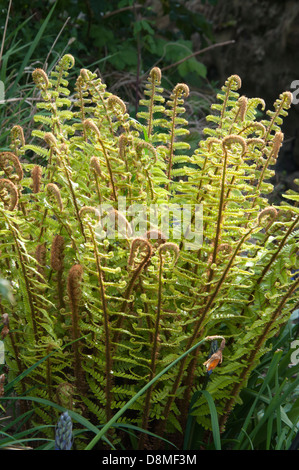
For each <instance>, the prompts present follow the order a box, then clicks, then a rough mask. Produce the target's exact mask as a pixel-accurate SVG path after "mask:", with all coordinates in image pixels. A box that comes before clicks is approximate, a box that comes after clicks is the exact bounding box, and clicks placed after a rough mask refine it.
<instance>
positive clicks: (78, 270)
mask: <svg viewBox="0 0 299 470" xmlns="http://www.w3.org/2000/svg"><path fill="white" fill-rule="evenodd" d="M82 279H83V268H82V266H81V265H80V264H75V265H74V266H72V267H71V269H70V271H69V274H68V278H67V291H68V296H69V302H70V307H71V314H72V337H73V341H74V342H73V351H74V376H75V378H76V386H77V389H78V391H79V392H80V393H83V394H84V393H85V390H86V384H85V379H84V373H83V369H82V364H81V354H80V344H79V341H78V339H79V338H80V327H79V310H80V308H79V307H80V300H81V294H82V287H81V283H82Z"/></svg>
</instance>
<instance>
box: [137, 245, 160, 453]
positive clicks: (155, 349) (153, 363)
mask: <svg viewBox="0 0 299 470" xmlns="http://www.w3.org/2000/svg"><path fill="white" fill-rule="evenodd" d="M162 268H163V257H162V253H161V252H159V287H158V303H157V314H156V321H155V327H154V335H153V347H152V357H151V371H150V375H149V380H150V381H151V380H152V379H153V377H154V376H155V373H156V362H157V358H158V341H159V326H160V318H161V308H162V274H163V269H162ZM152 390H153V385H152V386H151V387H149V388H148V390H147V393H146V397H145V405H144V413H143V420H142V429H147V426H148V419H149V410H150V402H151V396H152ZM144 440H145V434H144V433H142V434H141V437H140V440H139V446H138V448H139V449H143V446H144Z"/></svg>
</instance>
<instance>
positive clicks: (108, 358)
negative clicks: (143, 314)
mask: <svg viewBox="0 0 299 470" xmlns="http://www.w3.org/2000/svg"><path fill="white" fill-rule="evenodd" d="M88 227H89V232H90V235H91V239H92V243H93V249H94V254H95V259H96V266H97V272H98V280H99V286H100V295H101V301H102V308H103V316H104V332H105V358H106V361H105V369H106V370H105V374H106V386H105V396H106V405H105V409H106V419H107V420H109V419H110V418H111V402H112V398H111V390H112V375H111V374H112V354H111V339H110V322H109V312H108V307H107V301H106V293H105V286H104V279H103V272H102V268H101V262H100V255H99V251H98V247H97V244H96V240H95V237H94V231H93V229H92V227H91V225H90V224H89V223H88Z"/></svg>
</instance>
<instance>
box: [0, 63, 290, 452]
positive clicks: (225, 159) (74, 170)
mask: <svg viewBox="0 0 299 470" xmlns="http://www.w3.org/2000/svg"><path fill="white" fill-rule="evenodd" d="M73 66H74V59H73V57H72V56H70V55H66V56H64V57H63V58H62V59H61V61H60V62H59V63H58V64H57V66H56V69H55V70H54V71H53V72H51V73H50V75H49V76H47V74H46V73H45V72H44V71H43V70H41V69H36V70H35V71H34V73H33V80H34V82H35V83H36V86H37V88H38V89H39V90H40V97H41V101H40V103H39V104H38V108H39V112H38V113H37V114H36V116H35V122H36V128H35V129H34V130H33V131H32V136H33V138H34V140H33V141H34V143H26V142H25V141H24V136H23V131H22V128H21V127H20V126H18V124H17V123H16V125H15V126H14V127H13V129H12V131H11V152H2V153H1V154H0V166H1V179H0V194H1V202H0V223H1V226H0V230H1V253H0V263H1V277H3V278H6V279H10V280H11V284H12V288H13V295H14V298H15V303H14V304H13V305H11V304H9V303H8V302H7V301H6V300H5V299H4V298H3V299H1V304H0V308H1V312H2V314H8V318H9V334H7V336H6V337H5V347H6V351H7V354H6V360H7V364H8V365H9V371H10V372H9V373H10V375H11V376H14V375H17V374H19V373H22V372H23V371H24V370H26V369H28V368H29V367H30V366H32V365H33V364H35V363H36V362H37V361H38V360H39V359H41V358H43V357H46V356H47V355H48V354H49V352H51V351H52V352H53V354H52V355H50V356H49V357H48V359H47V360H46V361H43V362H41V364H40V366H39V367H37V368H35V369H34V370H33V371H32V373H31V374H30V375H26V377H25V379H24V380H23V381H21V382H19V384H18V388H17V392H18V393H20V394H21V393H22V394H26V393H29V391H30V394H31V395H36V396H38V397H42V398H47V399H50V400H52V401H55V402H57V403H58V404H60V405H63V406H65V407H66V408H68V409H74V410H76V411H77V412H80V413H82V414H83V415H84V416H85V417H87V418H88V419H90V420H91V421H92V422H93V423H95V424H97V425H100V424H103V423H105V422H107V421H108V420H109V419H110V418H111V417H112V416H113V414H115V413H116V412H117V410H119V409H120V408H121V407H122V406H123V405H124V404H125V403H126V402H127V401H128V400H129V399H130V398H131V397H132V396H134V395H135V394H136V393H137V392H138V390H140V389H141V388H142V387H143V386H144V385H145V384H146V383H148V382H149V381H150V380H151V379H152V378H153V377H154V376H155V375H157V374H158V373H159V372H160V371H161V370H163V369H164V368H165V366H166V365H167V364H169V363H170V362H171V361H173V360H175V359H176V358H178V357H179V356H180V355H181V354H182V353H183V352H184V351H186V350H188V349H189V348H190V347H192V345H194V344H196V342H198V340H199V339H200V338H201V337H204V336H207V335H221V336H223V337H224V338H225V345H226V347H225V349H224V351H223V360H222V363H221V364H219V366H218V367H217V368H216V369H215V370H214V371H213V373H212V375H209V381H208V383H207V384H206V374H207V372H206V366H205V364H206V363H207V358H208V355H209V350H208V349H207V347H206V346H205V345H204V346H203V347H202V348H201V349H199V348H198V349H197V350H196V351H194V352H193V355H191V356H190V355H189V356H185V357H184V359H183V360H182V361H180V362H179V363H178V364H177V366H176V367H174V368H172V369H171V370H169V371H168V373H167V374H165V375H164V376H162V377H161V379H160V380H159V381H158V382H157V383H156V384H155V385H154V386H153V387H151V388H149V389H148V390H147V393H146V394H145V396H142V397H140V398H139V399H138V400H136V401H135V402H134V404H133V405H132V407H131V408H130V409H129V410H127V414H126V415H124V416H123V417H122V418H121V420H123V421H125V422H129V423H133V424H137V425H138V426H140V427H142V428H143V429H146V430H149V431H151V432H154V433H157V434H158V435H160V436H163V435H165V433H167V435H169V436H170V437H171V436H172V435H175V436H178V437H176V439H177V442H180V439H181V436H182V433H183V431H184V426H185V422H186V418H187V415H188V406H189V403H190V398H191V394H193V393H194V392H196V391H199V390H201V389H202V388H203V387H204V386H206V387H207V390H208V392H209V393H210V394H211V395H212V397H213V399H214V401H215V404H216V407H217V412H218V416H219V419H220V424H221V429H225V424H226V421H227V418H228V416H229V414H230V412H231V411H232V409H233V407H234V406H235V404H236V403H238V402H239V400H240V398H239V394H240V391H241V390H242V388H243V387H244V386H245V385H246V383H247V380H248V378H249V376H250V373H251V371H252V369H253V368H254V367H255V365H256V364H257V363H258V361H259V360H260V358H261V356H262V355H263V354H264V353H265V352H266V351H267V350H268V348H269V347H270V346H269V341H270V340H271V338H272V337H273V336H274V335H275V334H276V333H277V332H278V331H279V329H280V328H281V326H282V325H283V324H284V323H285V322H286V321H287V319H288V318H289V315H290V312H291V311H292V309H293V308H294V306H295V304H296V302H298V284H299V279H298V277H297V278H294V276H293V275H292V272H293V271H294V270H296V269H298V222H299V212H298V204H297V202H296V197H295V196H294V194H292V193H290V194H289V198H290V203H289V204H285V205H282V206H280V207H279V208H277V207H274V206H269V204H268V200H267V194H268V193H269V192H270V191H271V185H270V184H269V183H267V180H268V179H269V177H270V176H271V175H272V173H273V171H272V170H271V166H272V165H273V164H274V163H275V160H276V158H277V155H278V152H279V148H280V146H281V144H282V141H283V134H282V132H281V130H280V126H281V123H282V119H283V118H284V117H285V116H286V114H287V110H288V108H289V107H290V104H291V94H290V93H289V92H285V93H283V94H282V95H281V96H280V97H279V99H278V100H277V101H276V103H275V104H274V110H273V111H272V110H271V111H267V117H266V118H264V119H262V120H260V121H258V120H257V111H258V107H259V106H262V107H263V108H264V102H263V100H261V99H255V98H246V97H245V96H240V95H239V93H238V90H239V88H240V87H241V80H240V78H239V77H238V76H236V75H233V76H231V77H230V78H228V80H227V81H226V83H225V85H224V86H223V87H222V90H221V92H220V93H219V95H218V97H217V98H218V103H217V104H215V105H213V106H212V112H211V115H210V116H208V121H209V122H211V123H212V124H211V125H210V127H207V128H206V129H205V134H206V137H205V138H204V139H203V140H201V141H200V142H199V145H198V148H197V149H196V151H195V152H194V154H192V155H190V153H189V152H188V150H189V146H188V144H187V143H186V142H184V136H185V135H186V134H188V123H187V121H186V120H185V118H184V100H185V99H186V98H187V97H188V93H189V90H188V87H187V85H185V84H178V85H176V87H175V88H174V89H173V91H172V94H171V96H170V99H169V100H168V101H166V102H165V100H164V97H163V89H162V87H161V72H160V70H159V69H158V68H157V67H155V68H154V69H153V70H152V71H151V73H150V74H149V78H148V84H147V86H146V91H145V98H144V99H143V100H141V102H140V105H141V107H142V111H140V114H139V116H138V121H137V120H134V119H132V118H130V116H129V114H128V113H127V109H126V105H125V103H124V102H123V101H122V100H121V99H120V98H119V97H117V96H115V95H112V94H111V93H109V92H108V91H107V90H106V87H105V85H104V84H103V83H102V81H101V80H100V79H99V78H98V77H97V76H96V75H95V74H93V73H92V72H90V71H89V70H86V69H82V70H81V71H80V75H79V77H78V78H77V80H76V83H75V87H74V93H73V94H71V92H70V89H69V83H68V73H69V70H70V68H72V67H73ZM32 154H34V155H35V159H38V160H37V161H39V164H32V163H30V159H29V156H31V155H32ZM27 156H28V157H27ZM292 199H293V200H292ZM124 201H125V203H126V205H125V206H122V203H124ZM165 206H166V209H165ZM136 208H137V209H138V210H139V211H137V209H136ZM163 208H164V209H163ZM189 208H190V214H189V215H190V218H189V219H188V220H189V222H188V224H187V225H186V224H185V226H184V228H185V231H184V232H183V233H182V232H181V233H180V234H178V230H177V222H178V219H179V218H180V216H182V217H183V216H184V214H186V213H188V210H189ZM200 208H201V210H202V220H201V224H200V225H198V217H197V216H198V213H197V212H196V211H197V210H199V209H200ZM191 209H192V210H191ZM169 210H172V211H173V218H172V220H171V221H170V222H169V224H168V225H167V223H168V219H167V217H168V216H169V214H168V212H167V211H169ZM140 213H141V214H142V216H140ZM199 213H200V211H199ZM144 216H145V217H144ZM165 220H166V222H167V223H165ZM163 223H164V225H163ZM111 227H112V228H111ZM115 227H117V230H113V228H115ZM161 227H164V228H165V227H166V229H167V228H169V230H167V231H166V232H165V230H162V229H161ZM192 234H193V235H194V234H195V235H196V234H197V235H200V234H202V242H201V243H200V244H198V243H195V244H194V243H193V244H192V237H191V235H192ZM190 240H191V242H190ZM5 318H6V321H7V316H6V317H5ZM69 344H71V346H69ZM223 347H224V344H222V345H221V351H222V349H223ZM208 362H209V361H208ZM218 362H220V361H218ZM210 363H211V362H209V364H210ZM209 373H210V371H209ZM36 413H37V415H39V416H40V419H41V420H42V421H43V422H44V423H47V424H53V423H55V422H56V420H57V417H56V416H55V417H53V416H52V410H50V409H45V408H44V409H40V408H37V409H36ZM193 413H194V415H195V416H196V418H197V421H198V422H199V423H200V424H201V425H202V426H203V427H204V428H206V429H210V417H209V414H210V412H209V407H208V404H207V403H206V402H205V399H204V396H201V395H199V398H198V399H197V402H196V404H195V406H194V407H193ZM110 437H111V438H113V439H115V442H117V439H118V436H117V433H116V432H115V433H114V434H113V436H110ZM145 445H146V442H145V440H144V437H143V436H141V437H140V443H139V448H140V449H142V448H144V446H145Z"/></svg>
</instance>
